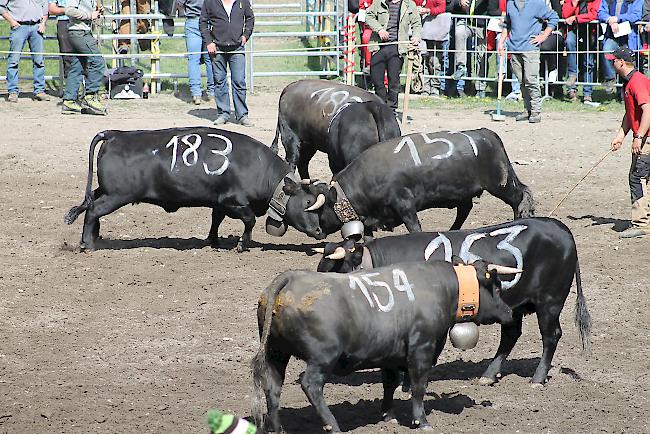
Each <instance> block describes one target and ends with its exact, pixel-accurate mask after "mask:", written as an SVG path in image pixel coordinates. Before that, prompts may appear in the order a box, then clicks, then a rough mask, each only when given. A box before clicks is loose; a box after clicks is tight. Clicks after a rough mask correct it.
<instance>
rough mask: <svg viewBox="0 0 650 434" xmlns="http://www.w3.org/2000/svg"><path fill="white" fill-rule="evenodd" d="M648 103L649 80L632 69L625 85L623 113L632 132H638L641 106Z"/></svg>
mask: <svg viewBox="0 0 650 434" xmlns="http://www.w3.org/2000/svg"><path fill="white" fill-rule="evenodd" d="M648 103H650V80H648V79H647V78H646V77H645V75H643V74H641V73H640V72H639V71H634V72H633V73H632V76H631V77H630V79H629V81H628V82H627V84H626V85H625V115H626V116H627V120H628V122H629V124H630V128H632V132H633V133H634V134H636V133H637V132H638V130H639V124H640V123H641V115H642V114H643V110H642V109H641V106H642V105H643V104H648Z"/></svg>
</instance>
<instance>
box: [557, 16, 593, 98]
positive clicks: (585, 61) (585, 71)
mask: <svg viewBox="0 0 650 434" xmlns="http://www.w3.org/2000/svg"><path fill="white" fill-rule="evenodd" d="M578 31H579V32H580V38H579V39H580V51H586V50H589V51H591V50H596V49H597V48H598V46H597V45H596V38H594V37H592V36H591V35H590V34H589V33H588V32H589V29H588V28H587V27H586V26H585V28H584V30H583V28H581V27H578V28H577V29H573V30H569V31H567V34H566V40H565V45H566V50H567V51H568V52H569V53H567V54H568V55H567V71H568V73H569V75H575V76H576V77H578V72H579V71H578V54H577V53H575V51H578V34H577V32H578ZM571 51H573V53H571ZM580 60H581V62H580V69H581V71H582V76H583V80H584V81H585V82H591V80H592V78H593V70H594V55H593V53H585V54H580ZM577 87H578V86H577V85H575V84H574V85H573V86H571V87H569V90H574V91H575V90H576V88H577ZM592 90H593V87H592V86H591V85H588V84H585V85H584V86H582V94H583V96H591V92H592Z"/></svg>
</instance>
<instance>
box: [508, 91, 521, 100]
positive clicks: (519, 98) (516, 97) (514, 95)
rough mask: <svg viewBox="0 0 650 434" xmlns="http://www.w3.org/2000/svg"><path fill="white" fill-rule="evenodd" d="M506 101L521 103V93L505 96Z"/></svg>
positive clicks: (511, 93)
mask: <svg viewBox="0 0 650 434" xmlns="http://www.w3.org/2000/svg"><path fill="white" fill-rule="evenodd" d="M506 101H521V92H510V93H509V94H508V95H507V96H506Z"/></svg>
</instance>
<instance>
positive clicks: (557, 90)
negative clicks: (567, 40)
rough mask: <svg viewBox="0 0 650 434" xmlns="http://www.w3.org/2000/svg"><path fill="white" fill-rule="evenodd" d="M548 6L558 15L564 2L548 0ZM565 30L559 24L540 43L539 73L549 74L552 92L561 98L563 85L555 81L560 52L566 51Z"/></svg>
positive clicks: (544, 24)
mask: <svg viewBox="0 0 650 434" xmlns="http://www.w3.org/2000/svg"><path fill="white" fill-rule="evenodd" d="M569 1H570V0H569ZM546 6H548V7H549V8H551V9H553V10H554V11H555V13H556V14H557V15H558V17H559V16H560V15H562V4H560V0H546ZM546 26H547V24H546V23H543V24H542V29H545V28H546ZM563 30H564V25H563V24H561V23H560V24H558V27H556V28H555V29H553V31H552V32H551V34H550V35H549V36H548V38H547V39H546V40H545V41H544V42H542V43H541V44H540V45H539V49H540V51H541V59H540V60H541V62H540V70H539V73H540V75H542V76H544V74H545V73H546V74H547V75H546V77H547V79H548V83H549V84H550V86H549V88H550V93H551V95H553V96H554V97H555V98H559V99H562V97H563V92H562V85H558V84H553V83H555V82H556V81H557V79H558V77H559V76H560V71H559V68H560V66H561V65H560V61H559V60H560V54H559V53H560V52H562V51H564V34H563V33H564V32H563Z"/></svg>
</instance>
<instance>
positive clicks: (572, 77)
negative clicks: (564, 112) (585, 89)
mask: <svg viewBox="0 0 650 434" xmlns="http://www.w3.org/2000/svg"><path fill="white" fill-rule="evenodd" d="M576 81H578V76H577V75H575V74H569V77H568V78H567V79H566V85H567V87H571V86H573V85H574V84H576Z"/></svg>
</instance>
